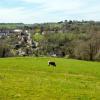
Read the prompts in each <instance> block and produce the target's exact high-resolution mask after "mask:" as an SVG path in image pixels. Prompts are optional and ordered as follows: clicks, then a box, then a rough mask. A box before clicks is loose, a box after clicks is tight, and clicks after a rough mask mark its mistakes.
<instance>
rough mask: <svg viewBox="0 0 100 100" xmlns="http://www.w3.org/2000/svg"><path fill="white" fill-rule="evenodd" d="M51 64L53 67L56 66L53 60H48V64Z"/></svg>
mask: <svg viewBox="0 0 100 100" xmlns="http://www.w3.org/2000/svg"><path fill="white" fill-rule="evenodd" d="M50 65H52V66H53V67H56V63H55V62H53V61H48V66H50Z"/></svg>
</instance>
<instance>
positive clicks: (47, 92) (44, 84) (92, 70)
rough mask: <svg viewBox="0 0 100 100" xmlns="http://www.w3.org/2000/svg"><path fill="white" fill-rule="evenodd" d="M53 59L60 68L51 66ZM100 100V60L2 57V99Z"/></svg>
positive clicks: (0, 61)
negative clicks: (48, 63) (50, 61)
mask: <svg viewBox="0 0 100 100" xmlns="http://www.w3.org/2000/svg"><path fill="white" fill-rule="evenodd" d="M48 60H52V61H55V62H56V64H57V67H56V68H52V67H49V66H48V65H47V61H48ZM42 99H43V100H99V99H100V63H99V62H87V61H80V60H72V59H64V58H47V57H37V58H35V57H33V58H32V57H16V58H5V59H4V58H0V100H42Z"/></svg>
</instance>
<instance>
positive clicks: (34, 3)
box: [0, 0, 100, 24]
mask: <svg viewBox="0 0 100 100" xmlns="http://www.w3.org/2000/svg"><path fill="white" fill-rule="evenodd" d="M64 20H95V21H100V0H0V23H27V24H32V23H44V22H58V21H64Z"/></svg>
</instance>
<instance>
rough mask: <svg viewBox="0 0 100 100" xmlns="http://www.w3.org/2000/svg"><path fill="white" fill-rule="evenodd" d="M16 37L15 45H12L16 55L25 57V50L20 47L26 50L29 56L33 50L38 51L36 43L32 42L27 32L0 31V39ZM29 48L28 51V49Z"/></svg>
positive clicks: (19, 30) (20, 30)
mask: <svg viewBox="0 0 100 100" xmlns="http://www.w3.org/2000/svg"><path fill="white" fill-rule="evenodd" d="M13 35H14V36H16V40H17V42H16V44H14V48H16V53H17V55H19V56H25V55H26V50H25V49H23V48H22V47H21V45H23V47H25V48H27V53H28V54H31V53H32V50H33V49H38V48H36V47H38V42H36V41H33V40H32V37H31V34H30V32H29V31H28V30H22V29H14V30H0V39H2V38H3V37H6V38H10V37H11V36H13ZM28 48H29V49H28Z"/></svg>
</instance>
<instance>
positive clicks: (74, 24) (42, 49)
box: [0, 20, 100, 61]
mask: <svg viewBox="0 0 100 100" xmlns="http://www.w3.org/2000/svg"><path fill="white" fill-rule="evenodd" d="M23 29H24V30H28V31H29V32H30V33H31V38H32V39H33V41H35V42H36V43H38V45H37V47H36V48H34V49H33V51H32V53H31V54H32V55H35V56H41V55H42V56H52V55H56V56H58V57H69V58H74V59H80V60H91V61H94V60H96V61H100V22H95V21H81V22H80V21H67V20H65V21H64V22H63V21H61V22H58V23H44V24H34V25H27V26H24V28H23ZM2 41H3V42H2ZM16 42H18V41H17V40H16V38H15V36H10V37H9V39H7V38H3V39H0V57H5V56H13V52H12V51H13V50H14V46H15V43H16ZM22 47H23V46H22ZM26 49H27V48H26ZM16 56H17V55H16Z"/></svg>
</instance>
